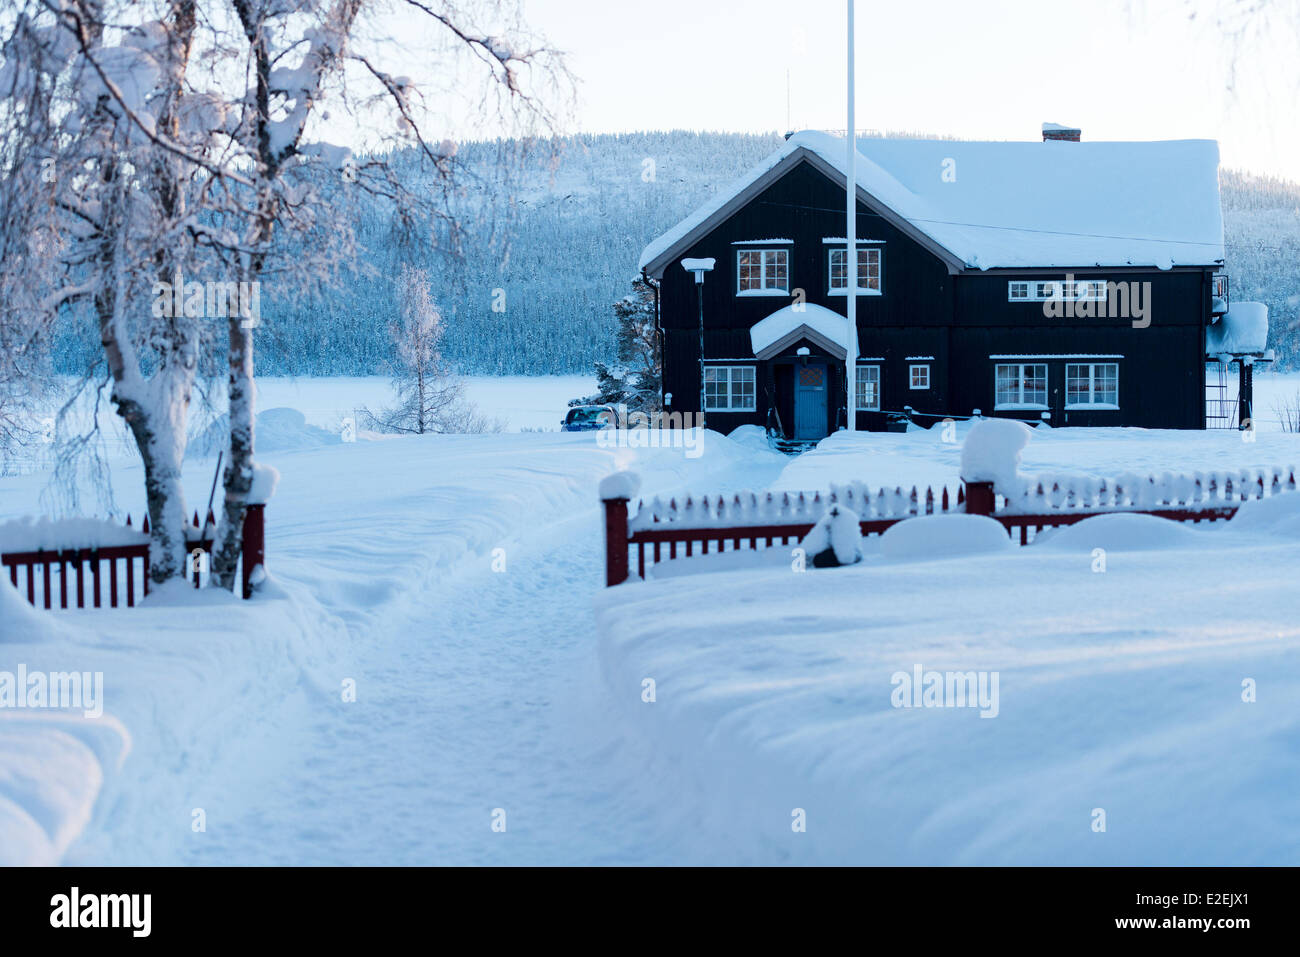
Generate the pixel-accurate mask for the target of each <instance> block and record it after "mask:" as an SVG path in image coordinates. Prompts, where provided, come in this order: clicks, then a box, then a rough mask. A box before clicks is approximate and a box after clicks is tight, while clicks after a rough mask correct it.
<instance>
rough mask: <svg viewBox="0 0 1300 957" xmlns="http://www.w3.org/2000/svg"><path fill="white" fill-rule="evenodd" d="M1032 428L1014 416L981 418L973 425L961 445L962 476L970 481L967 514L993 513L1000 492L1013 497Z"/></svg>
mask: <svg viewBox="0 0 1300 957" xmlns="http://www.w3.org/2000/svg"><path fill="white" fill-rule="evenodd" d="M1029 436H1030V431H1029V428H1028V427H1027V426H1026V425H1025V424H1024V423H1022V422H1017V421H1016V420H1014V419H981V420H980V421H979V422H976V423H975V424H974V425H973V426H971V430H970V432H969V433H968V434H967V436H966V442H965V443H964V444H963V445H962V449H961V478H962V481H963V482H965V483H966V514H968V515H992V514H993V513H994V512H995V511H996V510H997V493H998V490H999V489H1001V491H1002V494H1003V495H1004V496H1006V497H1007V498H1011V497H1012V496H1013V495H1015V494H1016V489H1017V488H1018V487H1019V485H1020V454H1021V452H1023V451H1024V448H1025V446H1026V445H1028V444H1029Z"/></svg>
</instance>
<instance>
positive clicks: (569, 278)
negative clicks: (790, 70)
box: [60, 131, 1300, 375]
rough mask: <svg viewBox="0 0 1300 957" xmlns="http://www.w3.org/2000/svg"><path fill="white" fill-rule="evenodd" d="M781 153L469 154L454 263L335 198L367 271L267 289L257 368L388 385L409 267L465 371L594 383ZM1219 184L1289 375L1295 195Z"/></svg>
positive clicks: (741, 144) (599, 141)
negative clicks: (737, 184) (647, 278)
mask: <svg viewBox="0 0 1300 957" xmlns="http://www.w3.org/2000/svg"><path fill="white" fill-rule="evenodd" d="M780 142H781V137H780V136H778V135H777V134H775V133H772V134H767V135H745V134H723V133H691V132H685V131H676V132H664V133H636V134H626V135H602V136H579V137H574V138H571V139H569V140H567V141H566V142H565V143H564V144H562V147H561V150H560V152H559V155H558V156H556V157H554V158H552V157H550V156H548V155H546V154H543V153H536V154H534V155H533V156H531V157H529V158H528V159H526V160H525V161H524V162H523V165H522V166H520V167H519V168H518V169H517V171H516V172H514V173H509V172H503V163H502V153H503V146H502V144H494V143H469V144H462V146H461V147H460V152H459V155H458V161H459V162H460V163H461V164H462V167H463V170H464V173H465V174H466V175H465V176H464V178H463V181H464V183H465V189H464V191H463V193H462V194H461V196H460V197H459V199H458V201H457V203H458V205H457V208H456V209H455V210H453V212H455V213H456V214H457V215H458V216H459V217H460V218H461V219H462V220H463V222H464V225H465V228H466V236H465V242H464V245H463V248H462V249H461V250H460V252H459V253H458V254H452V252H451V251H450V250H448V249H438V248H436V247H438V246H443V245H445V236H444V239H443V240H442V241H441V242H440V241H436V240H435V238H434V237H432V236H429V235H425V234H420V233H412V232H411V231H409V230H404V229H401V228H398V226H397V224H395V223H394V222H393V221H392V219H391V216H389V214H388V213H386V212H385V207H384V204H383V203H382V201H377V200H373V199H371V198H369V197H366V196H365V195H358V194H357V193H356V191H352V192H347V191H344V192H341V193H340V196H339V201H340V202H346V203H348V204H350V205H351V206H352V207H353V208H354V209H355V222H356V224H357V236H358V240H359V241H360V242H361V243H362V244H363V245H364V252H363V254H362V256H361V263H360V265H359V267H358V268H357V269H354V270H349V271H347V272H345V273H344V274H343V275H342V276H341V277H340V281H339V283H338V284H337V288H335V289H334V290H332V291H331V292H329V293H328V294H327V295H322V296H312V297H306V296H303V295H301V294H300V293H298V292H287V291H282V290H279V289H277V288H276V287H275V285H274V283H273V282H271V283H267V284H266V287H265V288H264V290H263V303H262V311H263V316H264V327H263V329H262V331H261V332H260V334H259V346H258V360H257V361H258V369H259V371H260V372H262V373H265V374H296V375H341V374H353V375H361V374H374V373H382V372H384V371H385V368H386V362H387V360H388V357H389V355H390V353H391V347H390V343H389V339H388V326H389V323H390V322H391V321H392V319H393V317H394V314H395V313H394V307H393V293H392V290H393V277H394V276H395V275H396V274H397V272H398V269H399V266H400V263H401V262H402V261H406V260H409V261H414V262H415V263H416V264H418V265H423V266H426V267H427V268H428V269H429V271H430V274H431V276H432V277H433V281H434V285H435V292H436V295H437V299H438V303H439V305H440V306H441V308H442V309H443V311H444V313H445V315H446V319H447V328H448V331H447V336H446V339H445V340H444V348H445V352H446V357H447V359H448V360H449V361H450V362H451V364H452V365H453V366H454V367H455V368H456V369H457V370H458V371H460V372H462V373H465V374H545V373H568V372H586V371H589V370H590V369H591V365H592V363H593V362H594V361H596V360H601V361H608V360H610V359H611V358H612V356H613V350H614V319H613V315H614V314H613V310H612V303H613V302H614V300H616V299H618V298H621V297H622V296H624V295H625V294H626V293H627V292H628V290H629V283H630V281H631V279H632V277H633V275H634V273H635V270H636V264H637V260H638V258H639V256H640V252H641V249H642V248H643V247H644V246H645V245H646V243H647V242H649V241H650V240H651V239H653V238H654V237H655V236H656V235H658V234H659V233H661V232H663V231H664V230H666V229H668V228H669V227H671V226H672V225H673V224H675V223H676V222H677V221H679V220H680V219H681V218H682V217H683V216H685V215H686V214H688V213H689V212H690V211H691V210H693V209H695V208H696V207H697V206H699V205H700V204H701V203H703V202H704V201H705V200H706V199H707V198H708V197H709V196H711V195H712V194H713V193H714V192H715V191H717V190H718V189H720V188H722V187H724V186H725V185H726V184H728V183H729V182H730V181H731V180H733V179H734V178H735V177H737V176H739V175H740V174H742V173H743V172H745V170H747V169H748V168H750V167H751V166H753V165H754V164H755V163H757V162H758V161H759V160H761V159H762V158H763V157H764V156H766V155H767V154H768V153H769V152H771V151H772V150H773V149H774V148H776V147H777V146H778V145H779V144H780ZM506 151H507V152H508V144H507V148H506ZM504 165H505V167H509V166H510V164H509V163H506V164H504ZM413 175H414V174H413ZM1222 185H1223V211H1224V216H1225V219H1226V224H1227V244H1228V245H1227V255H1228V272H1229V274H1230V276H1231V283H1232V287H1231V291H1232V297H1233V299H1259V300H1262V301H1264V302H1266V303H1268V304H1269V306H1270V307H1271V310H1272V315H1273V338H1272V340H1271V342H1272V344H1273V345H1274V346H1275V347H1276V348H1277V350H1278V353H1279V357H1280V358H1281V359H1282V360H1283V361H1282V365H1283V367H1291V368H1294V367H1295V366H1296V365H1297V364H1298V363H1297V360H1300V328H1298V326H1297V316H1298V315H1300V185H1297V184H1295V183H1287V182H1284V181H1281V180H1276V179H1270V178H1265V177H1257V176H1252V175H1250V174H1246V173H1240V172H1235V171H1231V170H1225V171H1224V172H1223V175H1222ZM337 188H339V189H343V187H337ZM494 306H495V309H494ZM85 341H87V340H84V339H79V338H77V337H73V336H69V337H68V338H67V339H66V340H65V347H64V349H63V350H62V352H61V355H60V358H61V360H62V361H61V364H62V365H64V366H75V367H80V364H81V363H83V362H85V361H87V360H89V359H91V358H93V353H91V354H85V355H83V354H81V349H82V346H84V342H85ZM90 341H93V339H92V340H90Z"/></svg>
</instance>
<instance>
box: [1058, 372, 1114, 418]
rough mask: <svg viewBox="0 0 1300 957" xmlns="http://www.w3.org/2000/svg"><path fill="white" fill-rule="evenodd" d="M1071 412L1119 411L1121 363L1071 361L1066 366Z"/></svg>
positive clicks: (1066, 385) (1068, 404)
mask: <svg viewBox="0 0 1300 957" xmlns="http://www.w3.org/2000/svg"><path fill="white" fill-rule="evenodd" d="M1065 407H1066V408H1067V409H1118V408H1119V364H1118V363H1116V362H1093V363H1089V362H1079V363H1074V362H1071V363H1069V364H1068V365H1066V367H1065Z"/></svg>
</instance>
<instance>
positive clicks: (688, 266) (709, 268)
mask: <svg viewBox="0 0 1300 957" xmlns="http://www.w3.org/2000/svg"><path fill="white" fill-rule="evenodd" d="M716 264H717V260H715V259H683V260H682V268H683V269H685V270H686V271H687V272H691V273H695V290H696V295H697V298H698V299H699V301H700V428H701V429H703V428H704V421H705V420H704V274H705V273H706V272H713V267H714V266H715V265H716Z"/></svg>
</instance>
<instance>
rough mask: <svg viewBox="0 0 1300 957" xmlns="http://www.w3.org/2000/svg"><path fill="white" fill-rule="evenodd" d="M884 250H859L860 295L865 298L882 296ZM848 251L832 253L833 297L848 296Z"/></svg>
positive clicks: (831, 280)
mask: <svg viewBox="0 0 1300 957" xmlns="http://www.w3.org/2000/svg"><path fill="white" fill-rule="evenodd" d="M883 257H884V250H882V249H880V248H879V247H875V246H873V247H871V248H868V249H859V250H858V293H859V295H864V296H879V295H880V294H881V277H882V275H883V273H882V270H881V267H882V262H883ZM848 261H849V256H848V250H847V249H832V250H831V251H830V292H831V295H838V296H845V295H848V291H849V282H848Z"/></svg>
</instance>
